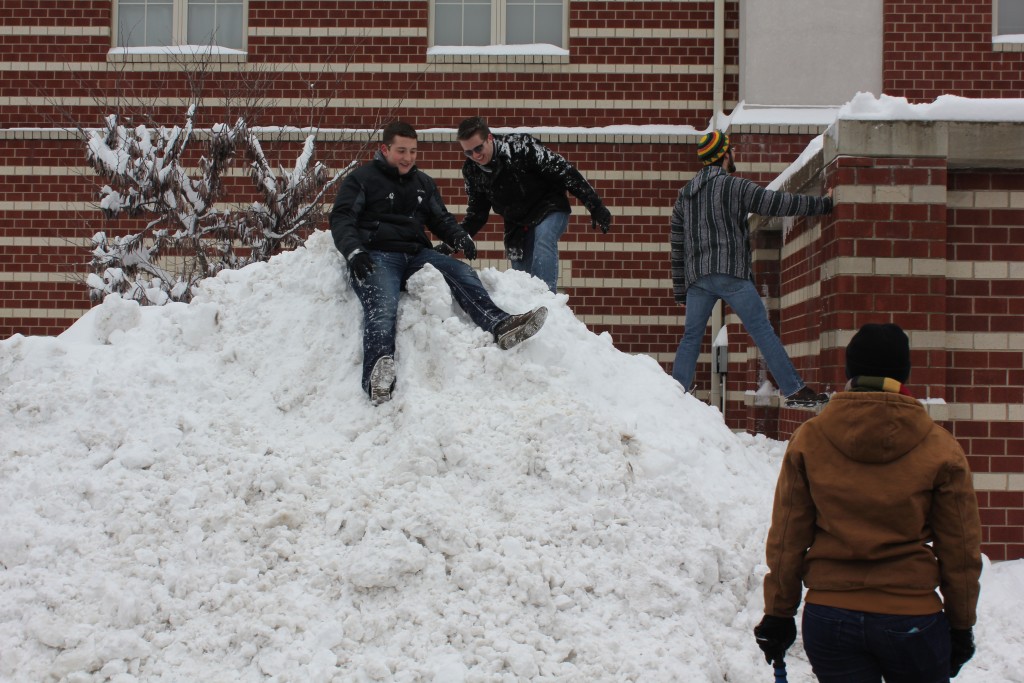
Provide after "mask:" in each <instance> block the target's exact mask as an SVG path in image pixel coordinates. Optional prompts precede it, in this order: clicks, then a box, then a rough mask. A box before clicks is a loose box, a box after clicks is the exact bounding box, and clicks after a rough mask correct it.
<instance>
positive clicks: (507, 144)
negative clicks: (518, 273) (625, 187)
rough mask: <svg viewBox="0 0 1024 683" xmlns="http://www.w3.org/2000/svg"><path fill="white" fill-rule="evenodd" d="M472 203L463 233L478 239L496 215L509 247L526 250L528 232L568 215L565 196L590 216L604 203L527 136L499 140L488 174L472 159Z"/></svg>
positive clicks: (468, 173)
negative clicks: (559, 215)
mask: <svg viewBox="0 0 1024 683" xmlns="http://www.w3.org/2000/svg"><path fill="white" fill-rule="evenodd" d="M462 177H463V178H464V179H465V181H466V195H467V197H468V199H469V201H468V204H467V207H466V217H465V219H464V220H463V221H462V227H463V228H464V229H465V230H466V232H468V233H469V234H470V235H475V234H476V233H477V232H478V231H479V230H480V228H482V227H483V226H484V224H485V223H487V217H488V215H489V214H490V212H491V209H492V208H493V209H494V212H495V213H497V214H498V215H500V216H501V217H502V218H504V219H505V246H506V247H520V246H522V245H523V242H524V239H523V238H524V236H525V233H526V230H527V229H529V228H532V227H533V226H535V225H537V224H538V223H540V222H541V221H542V220H544V218H545V217H546V216H548V215H549V214H552V213H555V212H567V213H568V212H569V211H571V209H570V207H569V200H568V199H567V198H566V196H565V193H566V190H568V191H569V192H571V193H572V194H573V195H574V196H575V197H576V198H577V199H579V200H580V201H581V202H582V203H583V205H584V206H586V207H587V209H588V210H590V211H592V210H593V209H594V208H595V207H597V206H600V205H601V199H600V197H599V196H598V194H597V192H596V191H595V190H594V188H593V187H591V186H590V183H588V182H587V180H586V178H584V177H583V175H582V174H581V173H580V172H579V171H578V170H576V167H575V166H573V165H572V164H571V163H569V162H568V161H566V160H565V158H564V157H562V156H561V155H560V154H557V153H555V152H552V151H551V150H550V149H548V148H547V147H545V146H544V145H542V144H541V143H540V142H538V141H537V140H535V139H534V138H533V137H531V136H529V135H526V134H525V133H511V134H509V135H495V136H494V155H493V157H492V158H491V163H490V164H488V165H487V168H486V169H484V168H482V167H481V166H480V165H479V164H477V163H476V162H475V161H473V160H472V159H467V160H466V162H465V163H464V164H463V165H462Z"/></svg>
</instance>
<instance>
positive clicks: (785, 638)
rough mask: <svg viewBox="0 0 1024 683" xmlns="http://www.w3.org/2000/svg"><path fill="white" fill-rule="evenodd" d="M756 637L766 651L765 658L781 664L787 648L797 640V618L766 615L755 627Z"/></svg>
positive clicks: (758, 644)
mask: <svg viewBox="0 0 1024 683" xmlns="http://www.w3.org/2000/svg"><path fill="white" fill-rule="evenodd" d="M754 639H755V640H757V646H758V647H759V648H761V652H763V653H764V660H765V661H766V662H768V663H769V664H772V665H777V664H781V663H782V660H783V659H784V658H785V656H786V650H788V649H789V646H790V645H792V644H793V642H794V641H795V640H796V619H794V618H793V617H773V616H771V615H769V614H766V615H764V619H762V620H761V623H760V624H758V625H757V626H755V627H754Z"/></svg>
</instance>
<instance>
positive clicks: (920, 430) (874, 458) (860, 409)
mask: <svg viewBox="0 0 1024 683" xmlns="http://www.w3.org/2000/svg"><path fill="white" fill-rule="evenodd" d="M819 417H821V419H820V420H817V423H818V426H819V428H820V429H821V431H822V433H823V434H824V436H825V438H827V439H828V440H829V441H830V442H831V443H832V445H833V446H835V447H836V449H837V450H838V451H839V452H840V453H842V454H843V455H844V456H846V457H847V458H849V459H851V460H855V461H857V462H862V463H879V464H880V463H887V462H892V461H893V460H896V459H898V458H901V457H903V456H904V455H906V454H907V453H908V452H910V451H911V450H912V449H913V448H914V447H915V446H917V445H918V444H919V443H921V441H923V440H924V439H925V437H926V436H927V435H928V433H929V431H930V430H931V429H932V426H933V425H934V422H932V419H931V418H930V417H929V416H928V412H927V411H926V410H925V409H924V407H923V406H922V405H921V404H920V403H919V402H918V400H917V399H915V398H913V397H911V396H904V395H902V394H895V393H890V392H884V391H844V392H841V393H838V394H836V395H835V396H833V397H832V400H830V401H829V402H828V405H826V406H825V409H824V410H822V412H821V415H820V416H819Z"/></svg>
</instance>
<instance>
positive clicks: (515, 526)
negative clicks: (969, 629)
mask: <svg viewBox="0 0 1024 683" xmlns="http://www.w3.org/2000/svg"><path fill="white" fill-rule="evenodd" d="M345 277H346V273H345V266H344V263H343V261H342V260H341V258H340V257H339V256H338V254H337V253H336V251H335V249H334V247H333V244H332V243H331V240H330V237H329V235H327V234H325V233H318V234H316V235H314V236H313V237H312V238H311V239H310V240H309V241H308V243H307V245H306V247H305V248H302V249H298V250H296V251H294V252H291V253H286V254H283V255H281V256H278V257H275V258H274V259H272V260H271V261H270V262H269V263H265V264H257V265H254V266H249V267H247V268H245V269H243V270H241V271H237V272H225V273H222V274H221V275H220V276H219V277H217V278H215V279H211V280H208V281H206V282H205V283H204V285H203V291H202V293H201V294H200V295H199V296H198V297H197V298H196V300H195V301H194V302H193V303H192V304H191V305H184V304H171V305H168V306H165V307H162V308H145V309H143V308H139V307H137V306H136V305H135V304H134V303H132V302H128V301H123V300H120V299H117V298H108V299H107V301H106V302H105V303H104V304H103V305H101V306H98V307H96V308H94V309H93V310H91V311H90V312H89V313H88V314H87V315H86V316H84V317H83V318H82V319H81V320H80V321H79V322H78V323H77V324H76V325H75V326H74V327H72V328H71V329H70V330H69V331H68V332H66V333H65V334H64V335H61V336H60V337H58V338H25V337H20V336H16V337H13V338H11V339H9V340H6V341H4V342H2V344H0V378H2V383H0V390H2V391H0V411H2V413H0V414H2V415H3V420H4V423H3V439H2V441H3V455H2V458H0V680H5V681H19V682H20V681H73V682H74V683H86V682H97V683H98V682H101V681H112V682H114V683H127V682H129V681H176V682H177V681H311V682H317V681H433V682H436V683H456V682H462V681H465V682H470V681H488V682H489V681H525V680H536V681H694V682H699V681H753V680H760V679H767V677H768V676H770V668H769V667H767V666H766V665H765V664H764V662H763V660H761V657H760V653H759V652H758V651H757V650H756V647H755V645H754V642H753V639H752V637H751V635H750V628H751V626H752V624H753V623H755V622H756V621H757V619H759V618H760V609H761V603H760V588H759V586H760V579H761V576H762V573H763V566H762V565H761V561H762V560H761V558H762V556H763V540H764V535H765V532H766V529H767V523H768V515H769V510H770V504H771V495H772V490H773V488H774V482H775V477H776V473H777V471H778V462H779V458H780V456H781V446H782V444H779V443H778V442H771V441H768V440H766V439H763V438H755V437H750V436H737V435H734V434H732V433H731V432H730V431H729V430H728V429H727V428H726V427H725V426H724V424H723V422H722V420H721V417H720V415H719V414H718V413H717V411H715V410H714V409H712V408H710V407H708V406H706V405H704V404H702V403H700V402H698V401H696V400H695V399H693V398H691V397H688V396H685V395H684V394H683V393H682V391H681V390H680V388H679V387H678V385H677V384H676V383H675V382H674V381H673V380H672V379H671V378H669V377H668V376H667V375H665V373H664V372H663V371H662V370H661V368H660V367H659V366H658V365H657V364H656V363H655V362H654V361H653V360H651V359H649V358H646V357H635V356H628V355H625V354H622V353H620V352H618V351H616V350H615V348H614V347H613V346H612V343H611V340H610V339H609V338H608V336H607V335H595V334H593V333H591V332H590V331H588V330H587V328H586V327H585V326H584V325H583V324H582V323H581V322H579V321H578V320H577V319H576V318H575V317H574V315H573V313H572V311H571V310H570V309H569V308H568V306H567V299H566V298H565V297H564V296H563V295H558V296H556V295H552V294H550V293H549V292H548V291H547V290H546V289H545V287H544V285H543V284H542V283H540V282H539V281H537V280H533V279H531V278H529V277H527V276H525V275H523V274H521V273H516V272H505V273H500V272H498V271H496V270H493V269H489V270H485V271H484V272H483V273H482V278H483V280H484V283H485V285H486V286H487V288H488V289H489V290H490V291H491V292H492V293H493V296H494V298H495V300H496V301H497V302H498V304H499V305H501V306H503V307H505V308H506V309H507V310H509V311H511V312H521V311H525V310H527V309H529V308H531V307H533V306H535V305H538V304H544V305H546V306H548V307H549V308H550V309H551V313H550V315H549V317H548V322H547V324H546V325H545V327H544V328H543V330H542V331H541V332H540V333H539V334H538V336H537V337H535V338H534V339H532V340H530V341H529V342H527V343H525V344H523V345H521V346H519V347H517V348H515V349H513V350H511V351H508V352H503V351H501V350H499V349H498V348H497V347H496V346H495V345H494V343H493V342H492V340H491V339H490V337H489V335H488V334H487V333H485V332H483V331H481V330H479V329H478V328H476V327H475V326H474V325H473V324H472V323H471V322H470V321H469V319H468V318H467V316H465V314H464V313H462V311H461V310H460V309H459V308H458V306H457V305H456V304H454V303H453V302H452V299H451V296H450V294H449V292H448V289H447V287H446V285H445V284H444V282H443V279H442V278H441V276H440V275H439V274H438V273H437V272H436V271H433V270H432V269H427V270H425V271H423V272H421V273H420V274H418V275H417V276H415V277H414V278H413V279H412V280H411V281H410V282H409V292H408V294H407V295H406V296H404V297H403V298H402V303H401V307H400V313H399V337H398V353H397V361H398V375H399V379H398V386H397V389H396V393H395V398H394V400H393V401H391V402H390V403H386V404H384V405H382V406H379V407H376V408H374V407H373V406H371V405H370V403H369V401H368V400H367V398H366V397H365V395H364V394H363V393H362V392H361V390H360V388H359V372H360V359H361V336H360V326H361V309H360V306H359V303H358V300H357V299H356V298H355V295H354V294H353V292H352V290H351V288H350V287H349V286H348V284H347V283H346V281H345ZM800 655H801V653H800V650H799V646H797V647H796V648H795V649H794V658H795V659H794V662H795V669H793V670H794V672H795V673H797V674H799V673H800V672H801V671H803V672H805V674H806V671H807V667H806V662H800V661H799V657H800ZM1015 656H1016V660H1014V659H1013V658H1012V657H1010V656H1009V655H1007V656H1003V657H1001V658H999V657H996V658H992V659H991V662H994V663H993V664H990V665H989V668H990V671H989V673H990V674H991V673H992V670H995V669H997V668H998V666H999V665H1002V666H1003V667H1004V668H1006V670H1007V671H1014V670H1015V671H1017V672H1019V669H1020V664H1021V657H1020V655H1019V651H1018V654H1017V655H1015ZM801 667H802V668H801ZM1013 675H1015V674H1013ZM791 678H793V677H791ZM793 680H798V679H797V678H793ZM964 680H969V679H968V678H964ZM974 680H982V679H980V678H978V679H974ZM985 680H990V681H992V680H997V679H996V678H992V677H991V676H989V677H988V678H986V679H985ZM1005 680H1011V679H1009V678H1007V679H1005Z"/></svg>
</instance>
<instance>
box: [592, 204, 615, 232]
mask: <svg viewBox="0 0 1024 683" xmlns="http://www.w3.org/2000/svg"><path fill="white" fill-rule="evenodd" d="M590 227H591V228H592V229H593V228H601V232H603V233H604V234H606V235H607V234H608V228H610V227H612V212H611V211H609V210H608V207H606V206H605V205H604V204H601V203H600V202H599V203H597V204H596V205H595V206H594V208H592V209H591V210H590Z"/></svg>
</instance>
